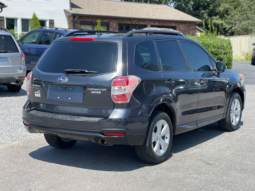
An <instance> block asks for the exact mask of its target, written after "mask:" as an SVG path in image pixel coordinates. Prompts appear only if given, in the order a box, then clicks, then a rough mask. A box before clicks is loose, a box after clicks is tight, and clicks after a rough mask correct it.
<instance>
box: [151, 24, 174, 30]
mask: <svg viewBox="0 0 255 191" xmlns="http://www.w3.org/2000/svg"><path fill="white" fill-rule="evenodd" d="M151 27H157V28H167V29H174V30H176V26H161V25H151Z"/></svg>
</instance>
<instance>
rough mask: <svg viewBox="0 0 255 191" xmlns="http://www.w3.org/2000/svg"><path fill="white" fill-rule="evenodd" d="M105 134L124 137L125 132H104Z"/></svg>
mask: <svg viewBox="0 0 255 191" xmlns="http://www.w3.org/2000/svg"><path fill="white" fill-rule="evenodd" d="M103 135H104V136H115V137H123V136H124V135H125V133H103Z"/></svg>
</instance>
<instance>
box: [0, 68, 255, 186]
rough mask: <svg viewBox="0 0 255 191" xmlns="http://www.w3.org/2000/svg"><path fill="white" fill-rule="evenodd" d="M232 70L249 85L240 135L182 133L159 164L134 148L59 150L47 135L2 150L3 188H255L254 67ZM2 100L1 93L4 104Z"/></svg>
mask: <svg viewBox="0 0 255 191" xmlns="http://www.w3.org/2000/svg"><path fill="white" fill-rule="evenodd" d="M239 65H240V66H239ZM246 67H247V69H244V68H246ZM233 69H234V70H236V71H237V72H238V73H243V74H244V76H245V80H246V83H247V86H246V88H247V101H246V108H245V110H244V112H243V118H242V121H241V126H240V128H239V129H238V130H237V131H235V132H224V131H221V130H220V129H219V127H218V125H217V123H215V124H212V125H209V126H206V127H203V128H201V129H198V130H194V131H191V132H188V133H184V134H180V135H177V136H175V137H174V142H173V147H172V152H171V155H170V156H169V158H168V160H167V161H166V162H164V163H162V164H159V165H148V164H146V163H143V162H141V161H139V159H138V158H137V157H136V154H135V151H134V148H133V147H131V146H112V147H104V146H100V145H96V144H92V143H85V142H79V143H78V144H76V145H75V146H74V147H73V148H72V149H67V150H57V149H54V148H52V147H50V146H48V145H47V143H46V142H45V141H44V138H43V137H37V138H33V139H31V138H27V139H28V140H26V141H23V142H18V143H11V144H5V145H2V146H0V185H1V186H0V190H1V191H2V190H3V191H5V190H6V191H7V190H8V191H9V190H68V191H69V190H97V191H98V190H132V191H134V190H185V191H186V190H196V191H197V190H255V164H254V159H255V152H254V148H255V147H254V145H255V130H254V124H255V118H254V117H253V112H254V106H255V101H254V97H255V85H253V84H254V83H252V82H253V80H254V79H255V76H254V75H253V74H254V73H253V71H255V67H253V66H251V65H250V64H246V63H234V67H233ZM239 70H240V71H239ZM252 73H253V74H252ZM12 98H13V99H15V97H12ZM3 99H5V97H1V92H0V104H1V103H3V101H2V100H3ZM10 102H11V101H10ZM6 109H7V110H8V109H9V108H8V107H7V108H6ZM0 120H1V117H0ZM13 120H14V119H13ZM16 120H20V119H16ZM19 128H23V127H22V124H21V125H20V126H19ZM1 136H2V133H1V134H0V138H1Z"/></svg>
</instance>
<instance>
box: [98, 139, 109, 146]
mask: <svg viewBox="0 0 255 191" xmlns="http://www.w3.org/2000/svg"><path fill="white" fill-rule="evenodd" d="M98 142H99V144H101V145H107V142H106V141H105V140H104V139H99V141H98Z"/></svg>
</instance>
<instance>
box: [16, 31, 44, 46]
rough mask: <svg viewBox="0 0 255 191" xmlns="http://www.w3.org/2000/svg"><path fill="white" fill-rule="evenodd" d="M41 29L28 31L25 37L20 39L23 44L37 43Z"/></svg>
mask: <svg viewBox="0 0 255 191" xmlns="http://www.w3.org/2000/svg"><path fill="white" fill-rule="evenodd" d="M40 33H41V32H40V31H35V32H31V33H28V34H27V35H26V36H25V37H24V38H22V39H21V40H20V43H21V44H35V43H36V42H37V38H38V36H39V35H40Z"/></svg>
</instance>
